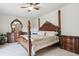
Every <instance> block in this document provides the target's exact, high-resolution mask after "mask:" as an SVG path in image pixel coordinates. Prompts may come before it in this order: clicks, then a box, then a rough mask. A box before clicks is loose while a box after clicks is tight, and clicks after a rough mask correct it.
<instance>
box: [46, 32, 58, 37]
mask: <svg viewBox="0 0 79 59" xmlns="http://www.w3.org/2000/svg"><path fill="white" fill-rule="evenodd" d="M57 34H58V32H55V31H47V32H46V36H56V35H57Z"/></svg>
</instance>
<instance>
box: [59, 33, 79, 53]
mask: <svg viewBox="0 0 79 59" xmlns="http://www.w3.org/2000/svg"><path fill="white" fill-rule="evenodd" d="M60 47H61V48H62V49H65V50H67V51H71V52H74V53H77V54H79V37H78V36H67V35H61V36H60Z"/></svg>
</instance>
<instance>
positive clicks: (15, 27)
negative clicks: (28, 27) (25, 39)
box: [10, 19, 23, 33]
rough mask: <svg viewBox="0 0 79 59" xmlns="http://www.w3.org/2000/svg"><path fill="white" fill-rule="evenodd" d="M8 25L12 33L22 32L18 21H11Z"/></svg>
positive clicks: (21, 26) (21, 25)
mask: <svg viewBox="0 0 79 59" xmlns="http://www.w3.org/2000/svg"><path fill="white" fill-rule="evenodd" d="M10 25H11V30H12V32H18V33H21V32H22V28H23V24H22V23H21V21H19V20H18V19H15V20H13V21H12V22H11V24H10Z"/></svg>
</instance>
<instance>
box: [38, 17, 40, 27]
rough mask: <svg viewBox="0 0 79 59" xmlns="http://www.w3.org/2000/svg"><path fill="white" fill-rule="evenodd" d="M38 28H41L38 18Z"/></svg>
mask: <svg viewBox="0 0 79 59" xmlns="http://www.w3.org/2000/svg"><path fill="white" fill-rule="evenodd" d="M38 28H40V18H38Z"/></svg>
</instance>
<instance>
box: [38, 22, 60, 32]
mask: <svg viewBox="0 0 79 59" xmlns="http://www.w3.org/2000/svg"><path fill="white" fill-rule="evenodd" d="M39 30H40V31H58V30H59V27H58V26H56V25H54V24H52V23H50V22H49V21H46V22H45V23H44V24H43V25H42V26H41V27H40V28H39Z"/></svg>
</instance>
